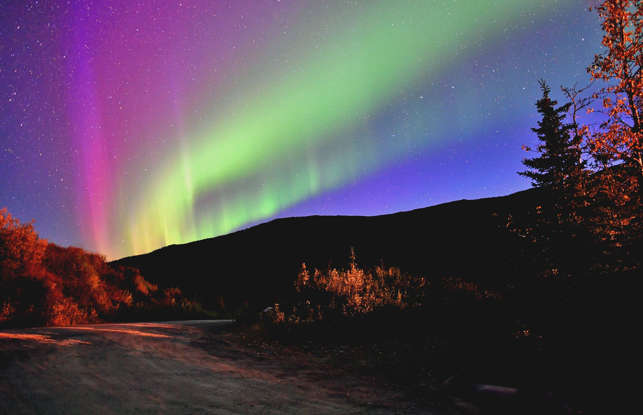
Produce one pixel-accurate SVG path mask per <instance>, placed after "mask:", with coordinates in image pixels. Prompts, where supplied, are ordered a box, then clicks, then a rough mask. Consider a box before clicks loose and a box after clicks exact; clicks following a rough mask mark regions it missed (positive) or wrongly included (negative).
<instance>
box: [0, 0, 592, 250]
mask: <svg viewBox="0 0 643 415" xmlns="http://www.w3.org/2000/svg"><path fill="white" fill-rule="evenodd" d="M587 6H588V2H587V0H484V1H482V0H426V1H420V0H395V1H373V0H364V1H321V0H319V1H312V0H311V1H302V0H292V1H287V0H281V1H277V0H272V1H259V0H253V1H239V0H237V1H232V0H231V1H213V0H194V1H192V0H183V1H161V0H158V1H136V0H111V1H108V0H105V1H100V0H99V1H68V2H63V1H58V0H49V1H17V0H16V1H6V2H3V5H2V9H1V10H0V207H7V208H8V210H9V212H10V213H12V214H13V215H14V216H17V217H18V218H19V219H21V220H23V221H29V220H32V219H34V220H35V221H36V223H35V226H36V229H37V230H38V231H39V233H40V235H41V237H44V238H47V239H49V240H50V241H52V242H55V243H58V244H61V245H69V244H72V245H77V246H81V247H83V248H86V249H89V250H94V251H99V252H101V253H103V254H105V255H107V256H108V258H117V257H120V256H124V255H131V254H134V253H142V252H146V251H149V250H152V249H156V248H159V247H161V246H164V245H167V244H171V243H182V242H188V241H192V240H195V239H201V238H206V237H211V236H215V235H220V234H224V233H228V232H230V231H233V230H235V229H239V228H242V227H246V226H248V225H251V224H256V223H259V222H262V221H265V220H269V219H272V218H275V217H284V216H300V215H312V214H324V215H335V214H342V215H347V214H350V215H355V214H358V215H376V214H382V213H390V212H395V211H400V210H409V209H414V208H419V207H424V206H428V205H434V204H437V203H441V202H447V201H451V200H456V199H463V198H468V199H471V198H479V197H486V196H497V195H504V194H508V193H511V192H514V191H518V190H522V189H525V188H527V187H529V182H528V180H527V179H525V178H521V177H519V176H518V175H517V174H516V171H517V170H521V162H520V161H521V159H522V158H524V157H525V156H527V154H526V153H525V152H524V151H522V150H521V146H522V145H523V144H526V145H533V144H534V143H535V142H536V137H535V135H534V134H533V133H532V132H531V131H530V128H531V127H533V126H535V124H536V122H537V120H538V114H537V113H536V110H535V106H534V104H535V101H536V100H537V99H538V97H539V96H540V91H539V89H538V84H537V80H538V79H539V78H545V79H546V80H547V81H548V82H549V83H550V84H551V85H552V86H553V87H554V98H559V99H562V97H561V96H560V94H559V93H558V89H557V88H558V86H559V85H561V84H565V85H573V84H574V83H579V84H582V83H584V82H586V81H587V80H588V77H587V75H586V72H585V67H586V66H587V65H588V64H590V63H591V61H592V57H593V55H594V53H596V52H597V51H598V50H599V47H600V36H601V32H600V27H599V24H598V19H597V17H596V16H595V14H593V13H590V12H588V11H587ZM310 237H314V236H312V235H311V236H310Z"/></svg>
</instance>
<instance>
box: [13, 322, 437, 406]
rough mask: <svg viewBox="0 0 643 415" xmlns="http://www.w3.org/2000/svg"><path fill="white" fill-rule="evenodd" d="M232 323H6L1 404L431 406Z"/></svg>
mask: <svg viewBox="0 0 643 415" xmlns="http://www.w3.org/2000/svg"><path fill="white" fill-rule="evenodd" d="M229 323H230V322H228V321H222V320H217V321H214V320H212V321H184V322H171V323H129V324H98V325H87V326H77V327H68V328H38V329H24V330H7V331H0V413H1V414H128V413H136V414H142V413H171V414H200V413H216V414H287V413H303V414H360V413H373V414H385V413H418V412H423V413H429V412H427V411H426V410H422V411H421V410H420V409H419V408H415V407H413V406H412V405H410V404H405V403H402V402H400V401H399V400H398V399H397V397H396V396H395V394H394V393H393V392H391V391H386V390H382V388H381V387H380V388H379V389H377V388H376V387H375V386H373V385H371V384H369V383H368V382H366V381H364V380H360V379H353V378H350V377H345V376H344V377H342V376H339V377H338V376H337V375H336V374H331V373H328V372H325V369H323V368H320V367H315V365H312V366H310V365H307V364H306V363H305V362H304V363H300V364H293V363H292V361H291V360H288V359H285V360H284V359H283V358H282V357H279V356H269V355H261V354H260V353H256V352H253V351H250V350H246V349H244V348H243V347H240V346H237V345H235V343H234V342H230V341H227V340H226V328H225V326H226V325H228V324H229Z"/></svg>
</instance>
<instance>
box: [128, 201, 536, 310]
mask: <svg viewBox="0 0 643 415" xmlns="http://www.w3.org/2000/svg"><path fill="white" fill-rule="evenodd" d="M541 195H542V192H540V191H539V190H538V189H532V190H527V191H522V192H518V193H514V194H512V195H509V196H504V197H493V198H486V199H479V200H460V201H455V202H451V203H445V204H441V205H437V206H432V207H427V208H423V209H417V210H413V211H408V212H400V213H395V214H390V215H382V216H374V217H363V216H310V217H297V218H287V219H277V220H273V221H271V222H268V223H264V224H261V225H258V226H255V227H252V228H249V229H245V230H242V231H238V232H235V233H232V234H229V235H225V236H220V237H216V238H211V239H204V240H201V241H196V242H192V243H187V244H183V245H172V246H168V247H165V248H161V249H159V250H156V251H154V252H151V253H148V254H144V255H138V256H132V257H128V258H123V259H120V260H118V261H115V262H116V263H117V264H120V265H127V266H133V267H136V268H138V269H140V270H141V272H142V274H143V275H144V276H145V278H146V279H149V280H151V281H153V282H154V283H157V284H161V285H167V286H178V287H180V288H181V289H182V290H184V292H185V293H186V294H188V295H194V296H195V298H197V299H198V300H199V301H202V302H203V303H204V304H205V305H208V306H215V307H219V306H220V305H221V304H223V305H224V306H225V311H228V312H232V311H236V310H237V308H238V307H239V306H240V305H241V304H243V303H244V302H246V301H247V302H249V303H250V304H251V305H253V306H255V307H260V306H263V305H266V304H271V303H273V302H275V301H280V300H281V299H283V297H284V296H285V295H286V293H289V292H292V291H293V281H294V278H295V276H296V275H297V273H298V272H299V270H300V267H301V264H302V262H305V263H306V264H307V265H308V266H309V267H311V268H313V267H314V268H320V269H325V268H327V267H328V266H330V265H333V266H334V265H344V264H346V259H347V256H348V253H349V251H350V248H351V247H353V248H355V251H356V252H357V255H358V259H359V262H360V263H361V264H364V265H365V266H371V265H377V264H379V263H380V262H382V261H383V262H385V263H386V264H392V265H395V266H398V267H400V268H401V269H403V270H405V271H407V272H410V273H414V274H417V275H423V276H426V277H429V278H430V277H431V276H436V277H444V276H453V277H459V278H465V279H467V280H471V281H479V280H483V281H485V283H486V284H487V285H489V284H490V285H492V286H493V285H496V284H499V285H503V284H504V283H505V282H507V281H510V280H514V279H515V278H517V277H519V274H520V272H521V271H520V269H521V266H522V265H521V264H520V263H519V262H518V258H517V249H518V248H517V247H516V244H515V238H516V236H515V235H514V234H512V233H510V232H508V231H507V229H506V224H507V217H508V215H509V214H514V215H515V214H516V213H521V212H525V211H527V210H529V209H531V208H533V207H534V206H535V205H537V204H538V203H540V202H539V198H540V197H541ZM222 300H223V301H222Z"/></svg>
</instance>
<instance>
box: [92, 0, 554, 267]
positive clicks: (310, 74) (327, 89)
mask: <svg viewBox="0 0 643 415" xmlns="http://www.w3.org/2000/svg"><path fill="white" fill-rule="evenodd" d="M453 3H454V2H453V1H451V0H449V1H445V0H434V1H411V0H405V1H379V2H372V3H371V4H369V6H368V11H367V13H365V14H364V13H360V14H359V15H350V13H348V14H345V15H342V16H341V17H336V16H335V17H333V18H332V19H328V20H327V21H330V22H332V27H330V28H328V29H327V31H328V33H330V34H331V35H330V36H331V37H330V38H327V39H326V40H325V41H324V44H322V45H320V46H319V47H317V48H312V47H308V48H307V47H305V45H302V44H300V43H305V41H304V40H302V38H304V37H305V35H303V36H300V37H299V38H296V37H293V38H292V39H291V42H293V43H294V44H295V45H296V49H295V51H294V56H292V57H291V59H292V60H293V62H291V65H290V66H289V69H287V70H280V69H279V68H276V67H272V66H271V65H269V64H266V66H265V72H264V75H262V76H263V78H262V79H261V82H262V85H261V88H260V89H259V88H252V87H246V88H244V89H241V90H232V89H231V90H230V91H229V96H227V97H226V99H225V100H224V101H222V102H219V101H217V100H215V99H211V101H210V104H211V106H212V117H211V118H210V121H209V122H201V123H197V125H194V124H193V125H192V126H193V128H192V129H191V130H190V131H186V135H185V137H181V138H180V141H175V142H174V145H176V143H177V142H179V143H180V145H176V146H175V147H174V148H171V149H169V151H163V152H162V153H163V157H159V158H160V160H158V159H157V160H150V161H149V163H147V165H146V166H144V167H145V168H146V169H148V171H149V174H147V175H146V176H145V178H141V179H140V180H139V181H132V179H131V177H130V178H129V179H127V180H125V179H123V178H121V182H120V183H119V188H121V189H127V190H126V191H121V192H119V193H120V197H117V204H118V205H117V206H116V207H115V209H114V210H115V212H116V213H115V215H117V216H118V217H117V218H112V219H113V222H112V223H119V224H122V225H123V228H122V229H118V230H117V231H116V233H117V234H118V235H112V236H114V238H112V239H110V244H109V245H110V246H103V247H100V248H101V249H102V250H103V251H104V252H107V253H108V255H110V256H111V255H118V254H122V253H126V254H132V253H142V252H146V251H150V250H152V249H156V248H159V247H160V246H163V245H168V244H175V243H184V242H188V241H192V240H197V239H202V238H206V237H212V236H215V235H221V234H225V233H228V232H230V231H233V230H235V229H238V228H240V227H242V226H244V225H247V224H250V223H254V222H256V221H259V220H262V219H266V218H269V217H272V216H274V215H276V214H278V213H279V212H280V211H281V210H283V209H285V208H287V207H289V206H292V205H294V204H296V203H298V202H301V201H303V200H305V199H306V198H308V197H311V196H313V195H316V194H319V193H320V192H323V191H325V190H329V189H333V188H336V187H338V186H341V185H343V184H346V183H348V182H351V181H354V180H356V179H358V178H359V177H363V175H365V174H368V173H372V172H373V171H375V170H376V169H378V168H381V167H382V166H385V165H387V164H389V163H391V162H394V161H395V160H399V159H400V158H401V157H404V156H405V155H408V154H409V152H411V151H414V150H417V149H419V148H426V147H427V146H430V145H433V144H436V143H435V142H433V141H431V140H427V138H426V136H425V135H423V134H414V133H413V132H414V131H419V130H426V129H427V128H429V129H431V132H432V134H431V136H432V137H435V138H437V137H444V136H445V134H440V133H444V132H445V131H441V130H440V127H439V124H440V123H439V122H438V120H437V119H436V120H432V119H431V117H430V116H429V117H427V116H426V114H422V116H421V117H420V116H417V117H413V116H412V117H410V118H409V120H408V121H407V122H408V123H411V124H413V125H412V127H411V128H406V129H405V130H406V131H408V132H407V133H405V135H404V137H397V138H396V139H395V140H390V142H387V143H385V146H381V145H375V144H374V143H373V142H372V140H373V138H372V136H373V135H374V134H376V132H372V131H370V128H372V127H371V126H370V125H369V119H370V118H369V117H371V116H372V114H377V113H381V112H382V111H385V110H386V106H387V103H389V102H391V101H395V100H396V99H397V97H399V96H400V94H401V93H402V92H403V91H405V90H407V89H408V88H412V87H413V86H414V85H416V84H418V83H419V82H424V83H426V82H427V80H429V81H430V80H432V79H436V78H437V77H438V76H439V75H440V74H441V73H443V72H444V71H447V70H448V69H449V67H450V66H452V65H454V64H458V63H459V62H461V61H463V59H464V58H465V57H464V56H463V55H466V54H476V53H480V48H481V46H480V44H479V43H478V42H479V41H480V39H485V41H487V42H488V41H489V39H493V38H494V37H495V36H499V35H500V34H502V32H503V30H504V29H505V28H506V27H507V26H508V25H510V24H511V23H512V22H513V21H514V20H516V19H519V18H520V17H521V16H522V17H524V15H525V14H527V13H531V14H532V15H533V16H535V17H543V16H546V15H547V14H548V13H549V12H550V9H551V8H553V6H557V7H560V6H561V4H560V3H561V2H560V1H557V0H541V1H538V2H534V1H533V0H496V1H478V0H471V1H466V0H461V1H458V2H457V5H456V6H454V4H453ZM562 3H566V2H562ZM326 17H327V16H326ZM326 17H325V18H320V19H319V20H320V21H326V20H325V19H326ZM314 31H315V28H314V27H310V26H304V25H302V27H299V28H295V29H294V30H293V33H294V34H295V35H296V34H307V33H311V32H314ZM264 53H265V52H264ZM258 61H261V59H258ZM260 68H261V65H258V66H257V68H254V69H252V70H249V71H250V72H252V71H259V70H260ZM248 76H250V75H248ZM239 77H240V81H241V82H243V81H244V75H243V74H240V75H239ZM256 82H257V81H256V79H255V80H254V81H250V80H248V84H253V83H254V84H256ZM240 85H244V84H243V83H240ZM429 105H430V106H433V107H434V108H435V109H436V113H439V107H440V103H439V102H434V103H429ZM215 107H216V108H215ZM434 141H435V140H434ZM321 150H323V151H321ZM320 153H323V154H324V156H322V157H321V158H320V157H319V156H318V154H320ZM131 170H134V169H133V168H132V169H131ZM136 170H138V171H141V170H142V169H141V166H138V167H137V169H136ZM133 183H136V184H133ZM132 187H135V188H136V189H135V190H136V191H133V190H131V189H132ZM132 194H136V195H138V196H137V197H136V198H133V199H132V198H128V197H125V195H127V196H130V197H131V195H132ZM197 205H198V206H202V205H203V206H206V207H207V208H206V209H198V211H199V212H200V213H199V214H198V215H197V214H195V212H196V211H197V209H195V207H196V206H197ZM204 212H207V213H204ZM125 235H129V237H127V236H125ZM117 240H118V243H116V241H117ZM115 247H117V249H116V250H114V249H113V248H115Z"/></svg>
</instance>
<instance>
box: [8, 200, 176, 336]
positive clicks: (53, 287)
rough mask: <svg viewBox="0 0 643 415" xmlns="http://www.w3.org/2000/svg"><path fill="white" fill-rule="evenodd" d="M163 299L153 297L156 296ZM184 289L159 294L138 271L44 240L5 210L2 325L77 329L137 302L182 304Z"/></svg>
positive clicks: (31, 228)
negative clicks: (60, 326)
mask: <svg viewBox="0 0 643 415" xmlns="http://www.w3.org/2000/svg"><path fill="white" fill-rule="evenodd" d="M155 293H156V294H157V295H156V296H157V297H158V298H153V297H152V296H153V294H155ZM182 301H183V302H185V301H184V300H182V299H181V293H180V291H177V290H174V291H167V290H166V291H163V292H158V287H157V286H156V285H154V284H152V283H150V282H148V281H146V280H145V279H144V278H143V277H142V276H141V275H140V273H139V271H138V270H137V269H134V268H126V267H113V266H110V265H109V264H108V263H107V262H106V261H105V258H104V257H103V256H101V255H98V254H94V253H89V252H86V251H84V250H83V249H81V248H76V247H68V248H63V247H60V246H57V245H54V244H49V243H47V241H46V240H44V239H40V238H39V237H38V234H37V233H36V232H35V230H34V229H33V226H32V224H21V223H20V222H19V221H18V220H17V219H16V218H13V217H12V216H11V215H10V214H8V213H7V211H6V209H2V210H0V325H14V326H25V325H41V324H45V325H73V324H78V323H85V322H93V321H98V320H100V319H101V318H103V317H106V316H110V315H114V314H116V313H118V312H120V311H123V309H127V308H129V307H133V306H135V305H136V304H139V305H141V304H145V303H146V302H147V303H152V304H158V305H161V306H165V305H171V306H173V305H174V304H179V305H180V304H182Z"/></svg>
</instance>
